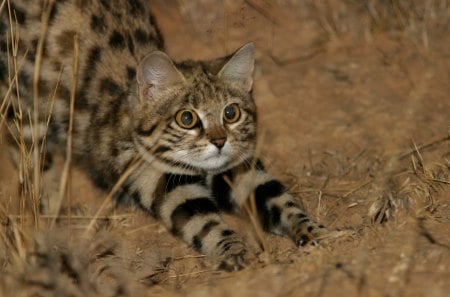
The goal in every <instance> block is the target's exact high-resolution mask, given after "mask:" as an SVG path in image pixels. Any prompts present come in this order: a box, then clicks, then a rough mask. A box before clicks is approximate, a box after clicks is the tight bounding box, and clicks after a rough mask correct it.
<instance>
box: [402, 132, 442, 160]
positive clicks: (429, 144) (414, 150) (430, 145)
mask: <svg viewBox="0 0 450 297" xmlns="http://www.w3.org/2000/svg"><path fill="white" fill-rule="evenodd" d="M448 140H450V131H449V135H447V136H445V137H441V138H439V139H435V140H432V141H430V142H428V143H425V144H422V145H420V146H418V147H416V146H415V147H414V148H413V149H411V150H409V151H408V152H406V153H403V154H401V155H399V156H398V157H397V158H398V159H399V160H401V159H403V158H405V157H407V156H409V155H411V154H414V153H415V152H417V151H419V150H423V149H425V148H429V147H432V146H434V145H436V144H439V143H441V142H444V141H448Z"/></svg>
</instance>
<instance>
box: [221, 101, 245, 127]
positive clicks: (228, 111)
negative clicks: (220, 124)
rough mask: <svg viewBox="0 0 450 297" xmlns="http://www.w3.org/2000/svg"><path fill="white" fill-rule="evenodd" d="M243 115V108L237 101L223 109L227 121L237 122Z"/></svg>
mask: <svg viewBox="0 0 450 297" xmlns="http://www.w3.org/2000/svg"><path fill="white" fill-rule="evenodd" d="M240 117H241V110H240V109H239V106H238V105H237V104H236V103H233V104H230V105H228V106H227V107H225V109H224V110H223V119H224V120H225V122H227V123H229V124H231V123H235V122H237V121H238V120H239V118H240Z"/></svg>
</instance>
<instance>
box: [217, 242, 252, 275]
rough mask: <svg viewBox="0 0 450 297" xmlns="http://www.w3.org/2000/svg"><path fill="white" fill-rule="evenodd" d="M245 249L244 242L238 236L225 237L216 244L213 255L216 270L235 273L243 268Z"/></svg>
mask: <svg viewBox="0 0 450 297" xmlns="http://www.w3.org/2000/svg"><path fill="white" fill-rule="evenodd" d="M246 255H247V248H246V244H245V242H244V240H243V239H242V238H240V237H238V236H227V237H225V238H223V239H222V240H220V241H219V242H218V243H217V247H216V249H215V251H214V254H213V261H214V263H215V266H216V269H219V270H225V271H237V270H241V269H242V268H244V267H245V265H246V262H247V259H246Z"/></svg>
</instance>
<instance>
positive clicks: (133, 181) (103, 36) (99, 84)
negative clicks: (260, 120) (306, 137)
mask: <svg viewBox="0 0 450 297" xmlns="http://www.w3.org/2000/svg"><path fill="white" fill-rule="evenodd" d="M7 3H8V2H7ZM144 3H145V2H144V1H140V0H128V1H125V0H120V1H102V0H98V1H97V0H90V1H89V0H64V1H63V0H60V1H56V2H55V3H54V4H53V6H52V7H45V5H44V1H31V2H30V1H19V0H16V1H11V3H10V4H7V7H6V9H5V10H4V11H3V13H2V16H1V19H0V20H1V22H0V34H1V35H0V50H1V57H0V81H1V84H0V96H1V98H4V97H5V95H6V94H7V90H8V89H9V86H10V85H11V86H12V90H13V91H12V92H10V93H9V94H10V96H8V97H7V100H11V101H8V102H11V106H10V110H11V112H9V113H8V114H9V117H10V120H11V119H14V117H16V116H17V115H16V113H15V112H14V110H16V109H17V104H18V101H17V98H16V94H20V98H21V99H22V102H23V105H24V108H31V106H32V105H31V98H32V93H31V90H32V77H33V72H34V67H35V55H36V51H37V45H38V41H39V38H40V34H41V33H40V32H41V26H40V20H41V16H42V13H43V10H44V9H49V11H50V14H49V27H48V30H47V34H46V35H45V44H44V51H43V56H42V57H43V59H42V66H41V74H40V81H39V95H40V102H41V104H42V105H41V106H40V109H41V119H42V120H43V119H45V112H46V104H45V103H46V100H47V98H49V97H50V96H51V95H52V94H53V93H54V92H55V93H56V102H55V107H54V112H53V115H52V118H51V122H50V129H49V135H48V143H49V145H48V146H47V149H48V151H49V152H48V153H47V156H48V157H47V159H49V156H51V153H52V151H53V150H58V149H60V148H64V147H65V142H66V140H67V132H66V131H67V129H68V122H69V121H68V119H69V98H70V89H71V83H72V79H73V77H72V67H73V54H74V39H77V40H78V43H79V60H78V66H79V75H78V81H77V89H76V98H75V110H76V112H75V115H74V131H73V149H74V157H75V159H76V161H77V163H78V164H79V165H81V166H83V167H84V168H85V169H86V171H87V172H89V174H90V175H91V176H92V178H93V180H94V181H95V182H96V183H97V184H98V185H99V186H100V187H103V188H104V189H106V190H107V189H111V187H112V186H113V185H114V184H115V183H116V182H117V180H118V179H119V177H120V176H121V175H122V174H123V173H124V172H125V171H126V170H127V168H129V166H130V165H131V164H133V162H134V161H135V160H136V159H143V160H144V162H143V163H142V164H141V165H140V166H139V167H138V168H137V169H136V170H135V171H133V172H132V174H131V175H130V177H129V178H128V179H127V180H126V182H125V184H124V186H123V189H122V190H123V191H122V194H121V195H118V199H119V201H120V200H131V201H134V202H135V203H137V204H138V205H139V206H140V207H141V208H142V209H144V210H145V211H148V212H149V213H151V214H152V215H154V216H155V217H157V218H158V219H159V220H160V221H161V222H162V223H163V224H164V225H165V226H166V227H167V228H168V229H169V230H170V231H171V232H173V234H175V235H176V236H178V237H180V238H182V239H183V240H184V241H185V242H187V243H188V244H190V245H192V246H193V247H194V248H195V249H197V250H198V251H200V252H202V253H205V254H206V255H208V256H209V257H210V259H211V260H212V261H214V262H215V263H216V264H217V265H218V267H219V268H222V269H225V270H233V269H239V268H241V267H242V266H243V265H244V256H245V254H246V244H245V242H244V240H243V239H242V238H241V236H240V235H239V234H238V233H236V232H235V231H234V230H232V229H231V228H230V227H229V226H228V225H227V224H226V223H225V222H224V220H223V219H222V218H221V216H220V212H221V211H233V210H236V209H239V207H241V206H242V205H243V204H244V203H245V201H246V200H247V199H248V197H249V196H250V194H251V193H254V197H255V201H256V208H257V212H258V217H259V220H260V222H261V225H262V226H263V228H264V229H265V230H267V231H270V232H275V233H278V234H283V235H287V236H289V237H291V238H292V239H293V240H294V241H295V242H296V243H297V244H299V245H304V244H306V243H307V242H308V241H310V240H312V239H315V238H317V237H319V235H320V234H322V233H323V232H324V230H325V229H324V228H323V226H321V225H318V224H317V223H315V222H314V221H313V220H311V219H310V218H309V217H308V216H307V215H306V214H305V213H304V211H302V209H301V208H300V206H299V205H298V202H297V200H296V199H295V198H294V197H293V196H292V195H291V194H290V193H288V191H287V190H286V188H285V187H284V186H283V185H282V184H281V183H280V182H279V181H278V180H276V179H274V178H273V177H272V176H271V175H270V174H268V173H266V171H265V170H264V168H263V166H262V164H261V162H260V161H258V160H255V156H254V154H255V144H256V135H257V134H256V133H257V128H256V107H255V103H254V101H253V97H252V91H251V90H252V86H253V78H252V75H253V68H254V45H253V44H252V43H249V44H246V45H244V46H243V47H242V48H241V49H239V50H238V51H237V52H236V53H234V54H233V55H231V56H229V57H224V58H219V59H216V60H213V61H206V62H205V61H199V62H193V61H185V62H180V63H175V64H174V63H173V62H172V61H171V60H170V58H169V57H167V55H165V54H164V53H163V51H164V43H163V38H162V36H161V34H160V33H159V30H158V27H157V25H156V23H155V20H154V18H153V16H152V15H151V13H150V11H149V8H148V5H146V4H144ZM9 12H10V13H11V14H9ZM9 15H11V17H12V19H13V20H14V22H13V24H12V28H10V25H9ZM11 29H12V30H13V31H14V30H19V32H20V42H19V57H21V56H24V55H25V57H26V58H25V60H24V63H23V65H22V67H21V68H20V70H19V71H18V72H19V84H18V85H15V84H14V83H13V82H12V74H13V73H14V63H12V59H11V52H12V46H11V33H10V32H11ZM8 56H9V58H8ZM59 77H60V79H61V80H60V84H59V86H57V81H58V78H59ZM230 105H233V106H237V107H238V109H237V110H231V112H232V115H236V114H235V113H236V112H239V116H238V117H236V118H237V120H235V119H233V122H227V121H226V118H225V117H224V112H225V108H226V107H227V106H230ZM183 110H189V114H187V115H185V116H187V118H186V119H185V121H189V120H190V119H191V117H192V116H195V117H196V118H198V122H197V123H196V125H195V126H193V127H192V128H189V129H186V128H183V127H182V126H180V123H179V122H177V119H176V117H177V116H176V115H177V114H178V113H179V112H180V111H183ZM191 112H192V113H191ZM25 114H26V113H25ZM25 122H26V121H25ZM43 124H44V123H43ZM11 127H12V126H11ZM44 127H45V125H43V127H42V129H41V136H42V137H44V136H45V135H44V133H43V132H44V131H43V130H44ZM11 129H12V131H13V130H14V129H13V128H11ZM24 129H26V127H25V128H24ZM13 133H14V131H13ZM30 134H31V133H30ZM28 137H31V136H30V135H29V136H28Z"/></svg>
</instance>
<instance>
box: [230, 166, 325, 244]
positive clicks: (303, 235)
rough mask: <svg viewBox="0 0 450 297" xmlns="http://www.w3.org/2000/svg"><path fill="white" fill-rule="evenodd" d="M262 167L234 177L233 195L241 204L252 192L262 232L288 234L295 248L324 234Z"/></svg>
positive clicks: (319, 225) (320, 226)
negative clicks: (295, 245)
mask: <svg viewBox="0 0 450 297" xmlns="http://www.w3.org/2000/svg"><path fill="white" fill-rule="evenodd" d="M261 167H262V166H261ZM261 167H258V168H256V169H255V170H248V171H246V172H243V173H241V174H240V176H239V177H236V179H235V180H236V181H235V183H234V185H233V195H232V197H233V198H234V199H235V202H236V203H237V204H240V205H242V204H243V203H245V201H246V200H247V199H248V197H250V196H251V194H252V193H253V195H254V199H255V205H256V211H257V215H258V218H259V221H260V223H261V225H262V227H263V229H264V230H266V231H269V232H273V233H276V234H280V235H287V236H289V237H290V238H292V240H294V242H295V243H296V244H297V245H301V246H303V245H305V244H307V243H308V242H310V241H312V240H316V239H320V237H321V236H323V235H324V234H326V233H327V232H328V231H327V230H326V229H325V227H324V226H323V225H321V224H319V223H317V222H315V221H314V220H313V219H311V218H310V217H309V216H308V215H307V214H306V213H305V211H304V210H303V209H302V208H301V207H300V205H299V203H298V200H297V199H295V198H294V197H293V196H292V195H291V194H290V193H289V192H288V191H287V190H286V188H285V187H284V186H283V184H282V183H281V182H280V181H278V180H276V179H274V178H273V177H272V176H271V175H269V174H268V173H266V172H265V171H264V170H263V169H262V168H261Z"/></svg>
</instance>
